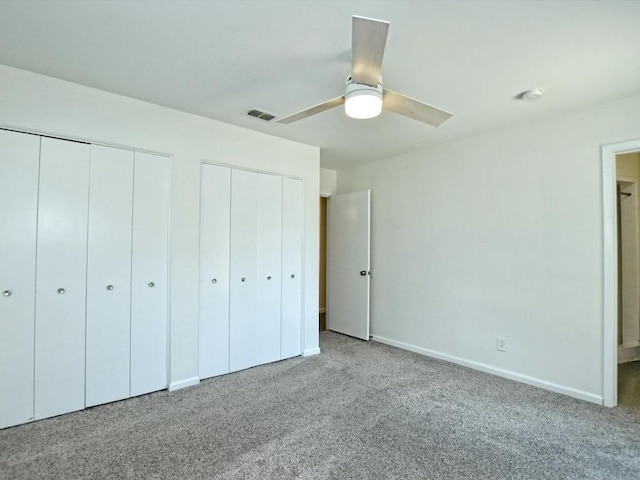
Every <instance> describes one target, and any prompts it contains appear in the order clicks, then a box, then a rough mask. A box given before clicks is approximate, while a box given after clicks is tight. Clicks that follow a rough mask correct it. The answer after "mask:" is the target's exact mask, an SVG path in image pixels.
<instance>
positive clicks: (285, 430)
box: [0, 332, 640, 480]
mask: <svg viewBox="0 0 640 480" xmlns="http://www.w3.org/2000/svg"><path fill="white" fill-rule="evenodd" d="M320 345H321V348H322V354H320V355H317V356H315V357H308V358H295V359H291V360H285V361H282V362H277V363H274V364H270V365H265V366H261V367H256V368H252V369H249V370H245V371H242V372H237V373H233V374H230V375H225V376H222V377H217V378H213V379H209V380H205V381H203V382H201V383H200V385H198V386H196V387H192V388H188V389H184V390H180V391H177V392H173V393H168V392H166V391H165V392H157V393H153V394H150V395H144V396H141V397H136V398H132V399H129V400H124V401H121V402H116V403H112V404H108V405H103V406H99V407H94V408H90V409H87V410H84V411H81V412H76V413H72V414H68V415H63V416H60V417H56V418H51V419H47V420H42V421H39V422H34V423H30V424H26V425H21V426H18V427H13V428H8V429H5V430H0V478H2V479H12V480H17V479H39V478H55V479H75V478H95V479H101V478H134V479H147V478H148V479H209V478H216V479H217V478H220V479H278V480H286V479H293V478H300V479H368V478H370V479H394V478H397V479H458V478H464V479H520V478H521V479H547V478H548V479H564V478H576V479H637V478H640V411H639V410H636V409H632V408H626V407H616V408H613V409H608V408H604V407H600V406H597V405H593V404H590V403H586V402H582V401H579V400H575V399H572V398H569V397H566V396H563V395H559V394H554V393H551V392H547V391H544V390H540V389H537V388H534V387H530V386H527V385H523V384H519V383H516V382H512V381H509V380H505V379H502V378H498V377H495V376H491V375H487V374H484V373H481V372H477V371H474V370H470V369H467V368H464V367H461V366H458V365H453V364H449V363H446V362H442V361H438V360H434V359H430V358H427V357H424V356H421V355H417V354H414V353H411V352H407V351H403V350H399V349H396V348H393V347H389V346H386V345H382V344H379V343H375V342H362V341H359V340H354V339H352V338H349V337H344V336H342V335H338V334H335V333H332V332H322V333H321V344H320Z"/></svg>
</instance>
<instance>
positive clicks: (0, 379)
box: [0, 130, 40, 428]
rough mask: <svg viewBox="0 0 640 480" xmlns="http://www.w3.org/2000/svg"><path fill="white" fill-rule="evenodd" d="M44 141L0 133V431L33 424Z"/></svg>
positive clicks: (35, 137) (21, 135) (30, 136)
mask: <svg viewBox="0 0 640 480" xmlns="http://www.w3.org/2000/svg"><path fill="white" fill-rule="evenodd" d="M39 159H40V137H38V136H35V135H27V134H23V133H17V132H9V131H6V130H0V205H2V208H0V291H1V292H2V296H0V385H2V387H1V388H0V428H4V427H9V426H11V425H17V424H19V423H24V422H28V421H29V420H33V355H34V352H33V335H34V300H35V281H36V280H35V276H36V225H37V207H38V168H39Z"/></svg>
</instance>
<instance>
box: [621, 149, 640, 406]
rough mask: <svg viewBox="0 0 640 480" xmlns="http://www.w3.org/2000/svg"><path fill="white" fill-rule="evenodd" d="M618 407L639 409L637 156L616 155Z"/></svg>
mask: <svg viewBox="0 0 640 480" xmlns="http://www.w3.org/2000/svg"><path fill="white" fill-rule="evenodd" d="M615 160H616V211H617V212H616V222H617V237H618V238H617V246H616V250H617V251H616V253H617V256H618V262H617V267H618V275H617V281H618V288H617V290H618V291H617V300H618V309H617V323H616V325H617V330H618V332H617V333H618V334H617V364H618V403H619V404H621V405H626V406H630V407H640V390H639V389H638V387H639V386H640V286H639V285H640V276H639V270H640V268H639V265H640V263H639V258H640V255H639V253H640V252H639V250H638V248H639V244H638V223H639V222H638V195H637V185H638V181H640V152H629V153H622V154H618V155H616V159H615Z"/></svg>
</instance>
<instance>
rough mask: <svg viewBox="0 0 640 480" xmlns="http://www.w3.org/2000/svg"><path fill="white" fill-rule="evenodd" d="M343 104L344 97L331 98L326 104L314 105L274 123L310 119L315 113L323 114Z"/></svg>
mask: <svg viewBox="0 0 640 480" xmlns="http://www.w3.org/2000/svg"><path fill="white" fill-rule="evenodd" d="M343 103H344V96H341V97H336V98H332V99H331V100H327V101H326V102H323V103H320V104H318V105H314V106H313V107H311V108H307V109H305V110H302V111H300V112H297V113H293V114H291V115H288V116H286V117H282V118H279V119H278V120H276V123H291V122H297V121H298V120H302V119H303V118H307V117H310V116H311V115H315V114H316V113H320V112H324V111H325V110H329V109H330V108H334V107H337V106H339V105H342V104H343Z"/></svg>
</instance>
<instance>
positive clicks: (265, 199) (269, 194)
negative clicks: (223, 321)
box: [252, 174, 282, 365]
mask: <svg viewBox="0 0 640 480" xmlns="http://www.w3.org/2000/svg"><path fill="white" fill-rule="evenodd" d="M257 194H258V199H259V200H258V232H257V233H258V245H257V246H258V257H257V266H258V271H257V302H258V310H257V316H256V318H255V321H254V325H253V328H252V334H253V339H252V343H253V348H254V355H255V356H254V365H262V364H264V363H269V362H275V361H277V360H280V335H281V330H280V329H281V324H280V317H281V299H282V283H281V282H282V177H280V176H276V175H264V174H260V175H259V177H258V192H257Z"/></svg>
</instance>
